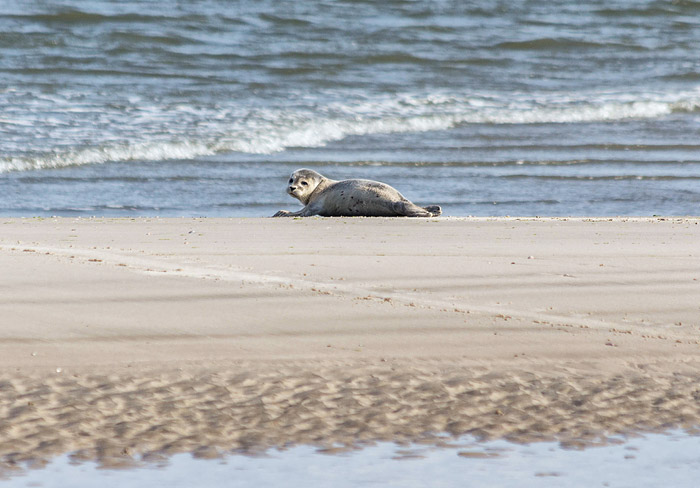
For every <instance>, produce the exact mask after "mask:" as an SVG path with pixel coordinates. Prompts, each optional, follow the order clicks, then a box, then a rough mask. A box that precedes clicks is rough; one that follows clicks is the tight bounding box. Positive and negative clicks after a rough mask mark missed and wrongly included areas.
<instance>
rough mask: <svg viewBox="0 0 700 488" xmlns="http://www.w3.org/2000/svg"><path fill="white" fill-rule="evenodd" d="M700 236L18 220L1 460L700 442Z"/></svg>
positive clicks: (660, 229)
mask: <svg viewBox="0 0 700 488" xmlns="http://www.w3.org/2000/svg"><path fill="white" fill-rule="evenodd" d="M699 222H700V218H696V217H637V218H631V217H620V218H610V217H601V218H583V217H555V218H537V217H497V218H489V217H481V218H478V217H468V218H456V217H441V218H432V219H382V218H377V219H363V218H359V219H358V218H307V219H270V218H259V219H253V218H245V219H235V218H234V219H206V218H203V219H192V218H168V219H159V218H138V219H113V218H92V219H85V218H76V219H72V218H40V219H31V218H12V217H0V269H2V270H3V273H1V275H2V276H0V290H2V298H0V317H2V319H0V322H1V325H2V327H0V382H1V384H2V388H0V398H2V402H1V403H0V404H1V405H3V407H2V410H1V412H2V413H1V414H0V419H2V422H1V423H2V424H4V425H5V426H6V428H4V429H3V430H2V431H1V432H0V446H6V447H4V448H2V450H0V460H2V465H4V466H5V467H6V468H9V467H11V466H13V465H17V464H22V463H26V462H29V463H30V464H31V463H34V464H37V463H38V464H41V463H42V460H44V461H45V460H46V459H49V458H51V457H52V456H56V455H59V454H63V453H70V452H72V453H75V457H76V459H95V460H98V461H99V462H100V463H102V464H103V465H105V466H118V465H121V464H128V463H130V462H133V460H134V459H141V458H142V457H143V458H144V459H148V458H149V457H157V456H160V455H168V454H171V453H175V452H192V453H194V454H195V455H197V456H203V457H206V456H213V455H219V454H220V453H222V452H255V451H259V450H261V449H265V448H268V447H284V446H286V445H290V444H313V445H318V446H320V447H321V448H326V449H334V448H336V447H338V446H345V447H347V448H350V447H352V446H353V445H355V444H357V443H360V444H362V443H369V442H376V441H384V440H394V441H399V442H413V441H419V442H420V441H426V442H440V436H441V435H443V434H444V433H447V434H449V435H453V436H460V435H474V436H476V437H477V438H484V439H495V438H505V439H510V440H514V441H516V442H531V441H537V440H552V439H556V440H559V441H561V442H562V443H563V445H566V446H569V447H582V446H584V445H590V444H595V443H600V442H604V441H605V439H606V438H607V437H609V436H610V435H616V434H624V433H626V432H629V433H631V432H636V431H654V430H658V429H667V428H672V427H682V428H685V429H689V430H694V429H695V428H696V427H697V426H698V425H700V407H699V406H698V405H699V403H698V401H697V400H698V395H699V394H698V391H697V387H696V385H697V384H698V381H699V380H700V373H698V371H700V370H699V369H698V365H700V342H699V341H698V339H700V334H698V332H699V331H700V322H699V321H698V317H700V305H698V302H697V297H698V296H700V281H699V280H700V252H699V251H698V250H697V243H698V242H700V225H699ZM443 440H444V439H443ZM334 446H335V447H334ZM217 453H218V454H217Z"/></svg>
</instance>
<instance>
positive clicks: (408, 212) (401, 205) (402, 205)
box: [392, 200, 433, 217]
mask: <svg viewBox="0 0 700 488" xmlns="http://www.w3.org/2000/svg"><path fill="white" fill-rule="evenodd" d="M392 207H393V209H394V212H396V213H397V214H398V215H399V216H404V217H432V216H433V214H432V213H430V212H429V211H428V210H426V209H424V208H423V207H419V206H418V205H416V204H414V203H411V202H409V201H408V200H403V201H401V202H394V204H393V205H392Z"/></svg>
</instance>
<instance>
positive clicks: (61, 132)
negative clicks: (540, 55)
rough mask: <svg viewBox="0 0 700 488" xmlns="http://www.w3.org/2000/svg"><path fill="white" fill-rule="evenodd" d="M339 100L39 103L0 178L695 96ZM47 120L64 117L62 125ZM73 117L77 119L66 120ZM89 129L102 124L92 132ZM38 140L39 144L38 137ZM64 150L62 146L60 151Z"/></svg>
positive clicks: (661, 106) (602, 113)
mask: <svg viewBox="0 0 700 488" xmlns="http://www.w3.org/2000/svg"><path fill="white" fill-rule="evenodd" d="M23 95H26V94H23ZM336 97H337V96H336ZM346 98H347V99H348V100H344V101H343V102H342V103H341V102H331V103H327V104H325V105H319V104H317V102H314V101H313V100H312V101H305V102H304V103H296V105H294V108H291V107H287V108H285V107H280V108H277V109H259V108H254V109H250V108H247V109H246V108H241V107H236V106H233V105H221V106H219V105H217V106H214V107H200V106H197V107H193V106H189V105H187V104H182V103H180V104H177V105H172V106H168V107H165V106H164V107H159V106H156V105H139V106H136V107H130V106H128V107H126V108H124V107H116V108H115V107H112V108H110V109H108V110H106V112H105V113H100V112H99V110H98V108H99V107H95V106H90V107H85V106H80V105H75V104H74V103H73V102H72V98H71V96H70V95H66V96H63V97H57V96H54V97H51V98H48V99H46V97H44V98H43V99H42V98H39V97H37V98H36V99H35V100H33V104H31V107H32V108H31V109H28V110H29V111H28V112H27V113H25V114H24V115H25V116H24V117H23V116H22V114H21V113H20V112H18V110H19V109H18V108H17V106H15V107H14V109H13V114H12V116H11V117H10V116H3V118H2V119H0V131H2V130H3V128H2V124H6V129H5V131H3V132H8V133H10V134H11V137H6V138H5V141H4V143H3V145H4V146H5V147H4V150H3V151H2V152H4V153H5V154H6V156H3V157H0V172H8V171H25V170H33V169H43V168H60V167H64V166H71V165H85V164H99V163H104V162H107V161H133V160H148V161H160V160H169V159H192V158H197V157H201V156H208V155H213V154H217V153H222V152H243V153H250V154H272V153H275V152H280V151H284V150H287V149H289V148H292V147H320V146H324V145H326V144H328V143H330V142H333V141H338V140H342V139H344V138H346V137H348V136H364V135H371V134H390V133H400V132H415V133H422V132H428V131H437V130H449V129H450V128H453V127H455V126H459V125H463V124H544V123H586V122H589V123H590V122H602V123H605V122H609V121H619V120H625V119H653V118H659V117H664V116H667V115H669V114H671V113H674V112H694V111H697V110H698V109H699V108H700V91H698V90H693V91H686V92H678V93H652V92H650V93H637V94H634V93H626V92H620V93H617V92H591V93H579V94H575V95H571V94H561V93H554V94H534V95H533V94H529V93H513V94H509V95H508V96H507V97H506V96H504V95H502V94H501V95H498V94H491V93H470V94H465V95H462V94H450V93H432V94H398V95H392V96H388V95H387V96H379V97H374V98H368V97H363V96H354V98H353V97H352V96H349V97H346ZM1 101H2V100H1V99H0V102H1ZM297 102H299V101H297ZM125 103H130V102H125ZM135 103H141V102H140V101H139V100H136V101H135ZM42 104H43V105H42ZM47 104H48V105H47ZM1 106H2V103H0V108H1ZM110 110H111V111H110ZM47 113H51V114H57V113H59V114H60V113H63V114H64V115H65V114H68V115H67V117H68V118H67V119H63V118H62V117H61V116H60V115H51V116H47V115H46V114H47ZM71 114H72V115H71ZM85 114H92V116H91V117H87V116H85ZM77 115H81V117H79V118H70V117H76V116H77ZM82 116H85V117H82ZM83 118H85V119H86V120H87V121H83ZM93 119H94V120H93ZM94 121H99V122H100V124H101V125H97V126H96V125H95V124H94V123H93V122H94ZM105 125H106V129H105V128H103V126H105ZM13 127H14V128H13ZM12 131H14V133H13V132H12ZM25 132H27V133H31V134H25ZM13 134H14V135H13ZM37 134H41V135H42V136H45V137H36V135H37ZM29 137H31V138H32V139H31V141H32V143H31V144H30V145H29V146H28V147H30V148H31V149H32V151H31V153H29V154H27V153H20V148H22V147H27V145H28V143H27V141H26V140H25V139H26V138H29ZM40 141H48V142H45V144H47V145H48V147H44V148H42V147H36V144H42V142H40ZM71 146H72V147H71ZM80 146H82V147H80ZM65 147H68V148H67V149H59V148H65ZM0 148H1V147H0ZM13 153H14V154H13Z"/></svg>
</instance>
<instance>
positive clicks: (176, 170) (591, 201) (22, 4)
mask: <svg viewBox="0 0 700 488" xmlns="http://www.w3.org/2000/svg"><path fill="white" fill-rule="evenodd" d="M698 53H700V2H697V1H686V0H664V1H649V0H646V1H645V0H592V1H587V2H580V1H574V0H553V1H549V2H540V1H534V0H532V1H527V0H515V1H510V2H500V1H493V0H489V1H486V0H475V1H470V2H465V1H458V0H452V1H448V0H433V1H427V0H425V1H421V0H416V1H410V0H387V1H382V2H375V1H358V0H352V1H350V0H348V1H341V0H310V1H304V2H284V1H282V2H281V1H273V0H254V1H253V0H239V1H227V0H197V1H177V0H130V1H120V2H113V1H108V0H53V1H50V2H47V1H44V0H4V1H2V2H0V215H5V216H35V215H36V216H45V215H65V216H79V215H85V216H89V215H105V216H135V215H141V216H143V215H147V216H155V215H160V216H242V217H254V216H267V215H271V214H272V213H274V212H275V211H277V210H279V209H282V208H284V209H290V210H293V209H297V208H299V206H300V205H299V203H298V202H296V201H294V200H292V199H291V198H290V197H289V196H288V195H286V194H285V192H284V188H285V182H286V180H287V178H288V175H289V174H290V173H291V172H292V171H293V170H294V169H296V168H299V167H310V168H313V169H316V170H317V171H319V172H321V173H323V174H326V175H327V176H329V177H332V178H335V179H342V178H351V177H359V178H369V179H376V180H381V181H385V182H387V183H389V184H391V185H393V186H395V187H396V188H397V189H399V190H400V191H401V192H402V193H403V194H404V195H405V196H406V197H408V198H409V199H411V200H413V201H415V202H416V203H420V204H440V205H442V207H443V211H444V214H445V215H480V216H481V215H654V214H657V215H699V214H700V56H699V55H698Z"/></svg>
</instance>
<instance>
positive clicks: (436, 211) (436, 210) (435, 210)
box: [423, 205, 442, 217]
mask: <svg viewBox="0 0 700 488" xmlns="http://www.w3.org/2000/svg"><path fill="white" fill-rule="evenodd" d="M423 208H424V209H426V210H427V211H428V212H430V213H431V214H433V217H438V216H440V215H442V208H440V205H428V206H427V207H423Z"/></svg>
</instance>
